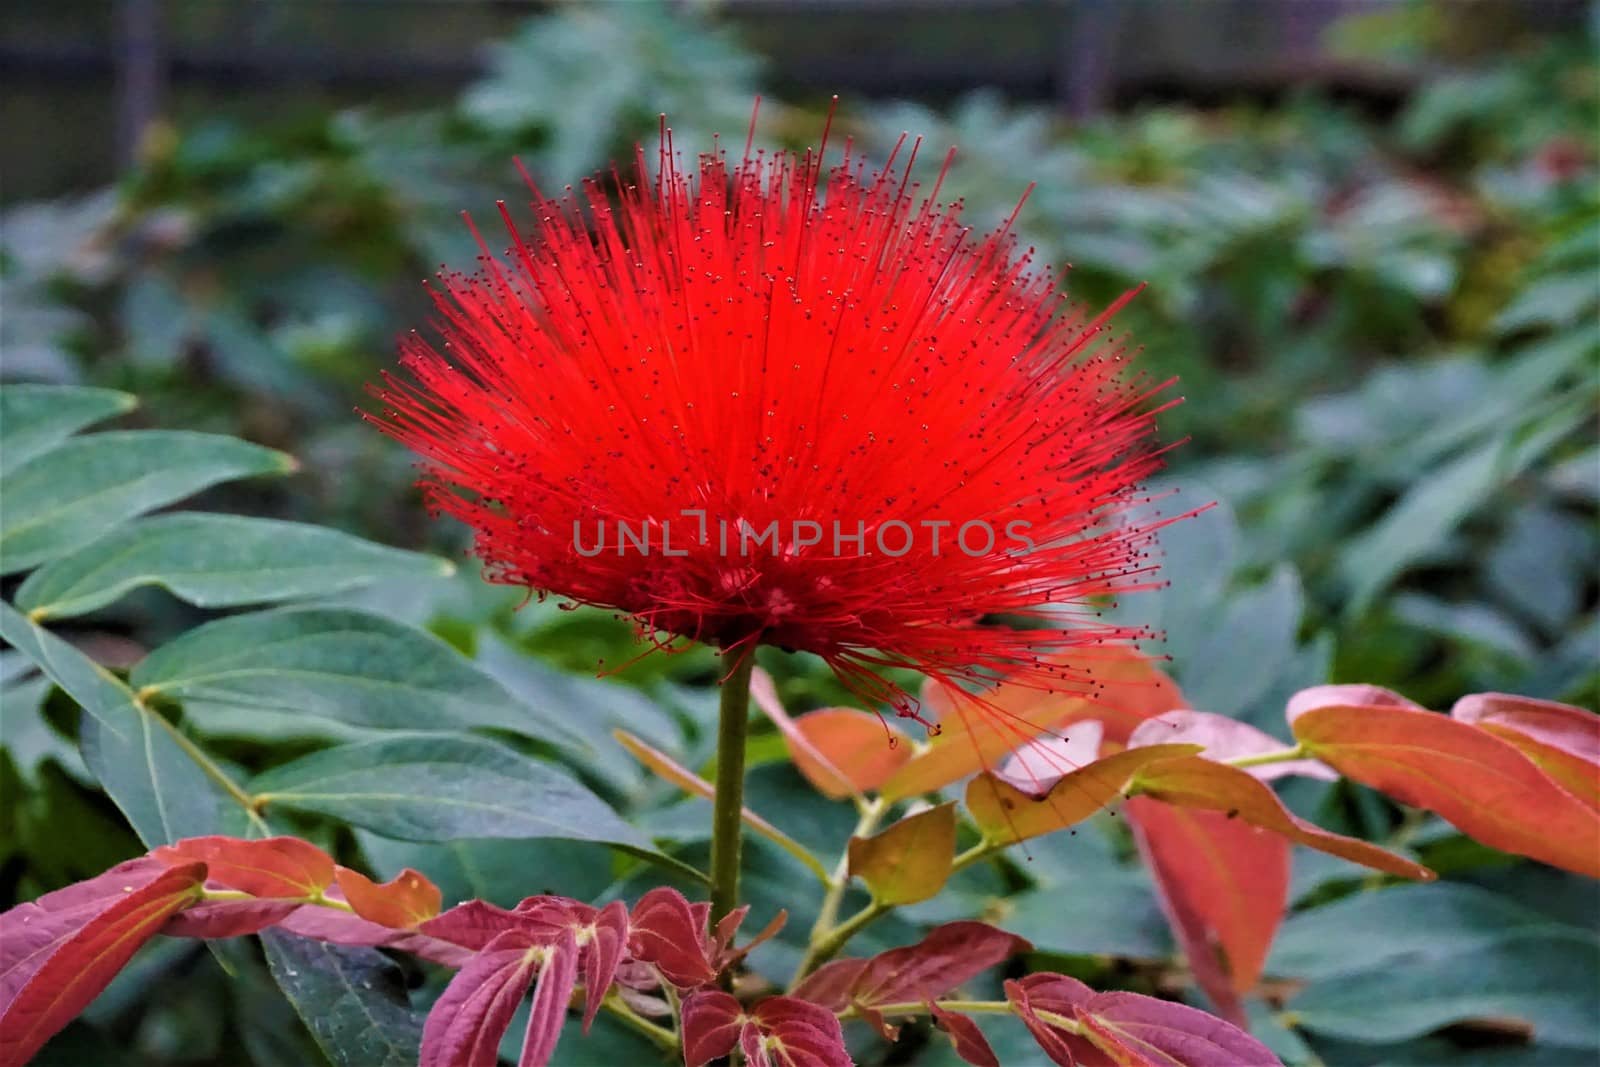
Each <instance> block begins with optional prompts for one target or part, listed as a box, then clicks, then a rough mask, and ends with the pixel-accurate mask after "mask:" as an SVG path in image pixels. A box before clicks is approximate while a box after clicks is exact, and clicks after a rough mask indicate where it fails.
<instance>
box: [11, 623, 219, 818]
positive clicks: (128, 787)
mask: <svg viewBox="0 0 1600 1067" xmlns="http://www.w3.org/2000/svg"><path fill="white" fill-rule="evenodd" d="M0 637H3V638H5V640H6V641H8V642H10V643H11V645H12V647H14V648H16V649H17V650H18V651H19V652H21V653H23V654H24V655H26V656H27V657H28V658H29V659H31V660H33V661H34V663H36V664H38V666H39V669H40V670H42V671H44V673H45V674H46V675H48V676H49V678H50V680H51V681H53V682H55V683H56V685H58V686H60V687H61V689H62V690H63V691H64V692H65V693H66V694H67V695H68V696H69V697H71V698H72V699H73V700H74V701H76V702H77V703H78V704H79V705H80V706H81V707H82V708H83V711H84V717H83V726H82V730H81V737H80V743H81V745H82V748H83V758H84V762H85V763H86V764H88V767H89V770H90V772H91V773H92V774H93V775H94V776H95V777H96V778H98V779H99V780H100V784H101V785H102V786H104V787H105V791H106V793H107V794H108V795H109V796H110V797H111V799H112V800H113V801H114V802H115V803H116V805H117V807H119V808H121V809H122V813H123V814H124V815H125V816H127V819H128V822H130V823H131V824H132V825H133V828H134V831H135V832H136V833H138V835H139V837H140V839H142V840H143V841H144V843H145V844H147V845H152V846H154V845H161V844H167V843H170V842H172V841H176V840H178V839H179V838H182V837H196V836H200V835H204V834H212V833H219V832H221V830H222V816H221V804H222V790H221V789H220V788H219V787H218V785H217V783H216V782H215V781H213V780H212V778H211V777H209V776H208V775H207V774H206V772H205V771H204V770H202V769H201V767H200V766H199V764H198V763H196V762H195V760H194V759H193V758H192V757H191V755H190V754H189V753H188V752H186V751H185V750H184V747H183V744H184V743H183V742H180V740H179V735H178V734H177V732H176V731H175V730H174V729H173V728H172V727H171V726H170V725H169V724H168V723H167V722H166V721H165V720H164V719H162V718H161V717H160V716H158V715H157V714H156V713H155V712H153V711H150V710H149V709H148V708H146V707H144V706H143V705H142V704H141V703H140V702H139V701H137V700H136V699H135V698H134V694H133V693H132V692H131V691H130V690H129V689H128V687H127V686H125V685H123V684H122V682H120V681H119V680H118V679H117V678H116V677H115V676H113V675H112V674H111V673H109V672H108V671H106V670H105V669H104V668H102V667H101V666H100V665H99V664H97V663H95V662H94V661H93V660H91V659H89V657H87V656H85V655H84V654H83V653H81V652H79V651H78V650H77V649H75V648H73V647H72V646H71V645H69V644H67V643H66V642H65V641H63V640H61V639H60V638H59V637H56V636H55V635H54V634H51V633H49V632H48V631H46V630H43V629H41V628H39V627H37V626H35V625H33V624H32V623H30V622H29V621H28V620H27V619H25V618H23V617H22V616H21V615H19V614H18V613H17V612H16V610H15V609H13V608H12V607H11V606H10V605H9V604H0Z"/></svg>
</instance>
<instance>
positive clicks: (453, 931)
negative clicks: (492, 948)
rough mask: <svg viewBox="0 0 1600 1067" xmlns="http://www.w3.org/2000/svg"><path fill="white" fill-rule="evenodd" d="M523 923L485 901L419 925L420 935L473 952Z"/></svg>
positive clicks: (450, 911) (457, 909)
mask: <svg viewBox="0 0 1600 1067" xmlns="http://www.w3.org/2000/svg"><path fill="white" fill-rule="evenodd" d="M525 926H526V924H525V923H524V922H523V921H522V919H521V918H519V917H518V915H517V913H516V912H514V911H508V910H507V909H505V908H502V907H499V906H498V905H495V904H490V903H489V902H488V901H486V900H469V901H466V902H465V903H462V904H457V905H456V906H455V907H453V908H451V909H450V910H449V911H446V912H444V913H442V914H440V915H438V916H437V917H435V918H432V919H429V920H427V921H426V922H424V923H423V924H422V926H421V930H422V932H423V933H425V934H427V935H428V936H429V937H437V938H439V939H440V940H441V941H449V942H451V943H452V944H456V945H460V946H462V947H463V948H469V949H473V950H474V951H476V950H477V949H481V948H483V947H485V946H486V945H488V944H489V942H491V941H493V940H494V939H495V938H496V937H499V936H500V935H501V934H503V933H505V932H506V931H507V930H521V929H524V928H525Z"/></svg>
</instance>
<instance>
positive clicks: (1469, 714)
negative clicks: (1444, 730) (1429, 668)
mask: <svg viewBox="0 0 1600 1067" xmlns="http://www.w3.org/2000/svg"><path fill="white" fill-rule="evenodd" d="M1450 717H1451V718H1453V719H1458V720H1460V721H1461V722H1464V723H1470V724H1472V725H1474V726H1477V727H1479V728H1480V729H1483V730H1487V731H1488V732H1489V733H1491V734H1494V735H1495V736H1496V737H1498V738H1501V739H1502V740H1504V741H1509V742H1510V743H1511V744H1513V745H1515V746H1517V748H1519V749H1521V750H1522V754H1523V755H1525V756H1527V757H1528V758H1529V759H1531V760H1533V762H1535V763H1537V764H1538V765H1539V766H1540V767H1541V768H1543V770H1544V772H1545V773H1546V774H1548V775H1549V776H1550V777H1552V778H1554V779H1555V780H1556V781H1557V782H1559V783H1560V784H1561V786H1562V788H1564V789H1566V790H1567V792H1569V793H1571V794H1573V795H1574V796H1576V797H1578V799H1580V800H1582V801H1583V802H1584V803H1586V804H1588V805H1589V806H1590V807H1591V808H1600V715H1596V714H1595V713H1594V712H1592V711H1586V710H1584V709H1583V708H1578V707H1574V706H1572V705H1571V704H1558V703H1556V702H1555V701H1553V700H1534V699H1533V698H1532V697H1519V696H1511V695H1509V694H1507V693H1474V694H1472V695H1471V696H1465V697H1462V698H1461V699H1460V700H1458V701H1456V706H1455V707H1453V708H1451V709H1450Z"/></svg>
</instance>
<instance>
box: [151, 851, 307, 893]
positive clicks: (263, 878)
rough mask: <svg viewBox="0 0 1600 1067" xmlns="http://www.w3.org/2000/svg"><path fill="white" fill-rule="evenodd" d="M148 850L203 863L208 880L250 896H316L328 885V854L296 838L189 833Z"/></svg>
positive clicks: (168, 858)
mask: <svg viewBox="0 0 1600 1067" xmlns="http://www.w3.org/2000/svg"><path fill="white" fill-rule="evenodd" d="M150 854H151V855H152V856H154V857H155V858H156V859H159V860H161V861H162V862H164V863H168V864H174V865H175V864H184V863H204V864H205V865H206V869H207V881H208V882H212V883H215V884H217V885H221V886H226V887H227V888H229V889H237V890H240V891H241V892H244V893H249V894H250V895H251V896H253V897H289V898H303V897H315V896H317V895H318V894H320V893H321V892H322V891H323V890H324V889H327V888H328V886H329V885H331V884H332V883H333V868H334V863H333V857H332V856H330V855H328V854H327V853H326V852H324V851H322V849H320V848H318V847H317V846H315V845H313V844H311V843H310V842H308V841H302V840H300V839H299V838H298V837H268V838H263V839H261V840H259V841H247V840H245V839H243V838H238V837H190V838H186V839H184V840H182V841H179V842H178V843H176V844H173V845H162V846H161V847H160V848H158V849H156V850H155V851H153V852H151V853H150Z"/></svg>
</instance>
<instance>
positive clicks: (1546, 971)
mask: <svg viewBox="0 0 1600 1067" xmlns="http://www.w3.org/2000/svg"><path fill="white" fill-rule="evenodd" d="M1418 918H1419V919H1420V918H1421V917H1420V916H1419V917H1418ZM1414 921H1417V920H1416V919H1414ZM1422 921H1425V919H1423V920H1422ZM1597 987H1600V942H1597V941H1596V939H1595V937H1594V935H1593V934H1590V933H1588V932H1586V931H1581V930H1575V929H1574V930H1558V931H1553V932H1539V933H1508V934H1506V935H1504V936H1502V937H1499V938H1496V939H1494V940H1492V941H1489V942H1487V943H1480V944H1476V945H1465V946H1458V945H1450V944H1446V945H1443V946H1441V948H1440V950H1439V951H1438V952H1436V953H1432V954H1430V955H1428V956H1425V957H1423V958H1422V959H1420V960H1413V959H1410V958H1406V959H1404V960H1403V961H1402V962H1401V963H1400V965H1396V964H1395V963H1394V962H1388V963H1383V964H1378V965H1375V966H1369V967H1366V968H1362V969H1352V970H1348V971H1345V972H1344V973H1343V974H1340V975H1339V976H1338V977H1336V978H1333V979H1329V980H1326V981H1319V982H1313V983H1312V984H1311V985H1309V986H1307V987H1306V988H1305V989H1304V990H1303V991H1302V992H1301V993H1300V994H1299V995H1298V996H1296V997H1295V998H1294V999H1293V1000H1291V1001H1290V1002H1289V1004H1288V1008H1289V1010H1290V1011H1291V1012H1293V1014H1294V1019H1295V1022H1296V1024H1297V1025H1299V1026H1301V1027H1303V1028H1305V1029H1307V1030H1312V1031H1315V1032H1317V1033H1319V1034H1327V1035H1330V1036H1334V1037H1346V1038H1350V1039H1352V1040H1358V1041H1362V1042H1374V1041H1376V1042H1383V1041H1400V1040H1403V1039H1405V1038H1408V1037H1416V1036H1418V1035H1420V1034H1425V1033H1428V1032H1429V1031H1431V1030H1436V1029H1438V1028H1439V1027H1441V1026H1445V1025H1448V1024H1450V1023H1453V1022H1459V1021H1461V1020H1463V1019H1470V1018H1483V1017H1491V1018H1500V1019H1503V1018H1507V1017H1511V1018H1516V1019H1522V1020H1525V1021H1527V1022H1528V1023H1529V1024H1531V1026H1532V1027H1533V1033H1534V1038H1535V1040H1537V1041H1540V1042H1553V1043H1555V1044H1561V1045H1591V1044H1593V1042H1594V990H1595V989H1596V988H1597Z"/></svg>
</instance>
